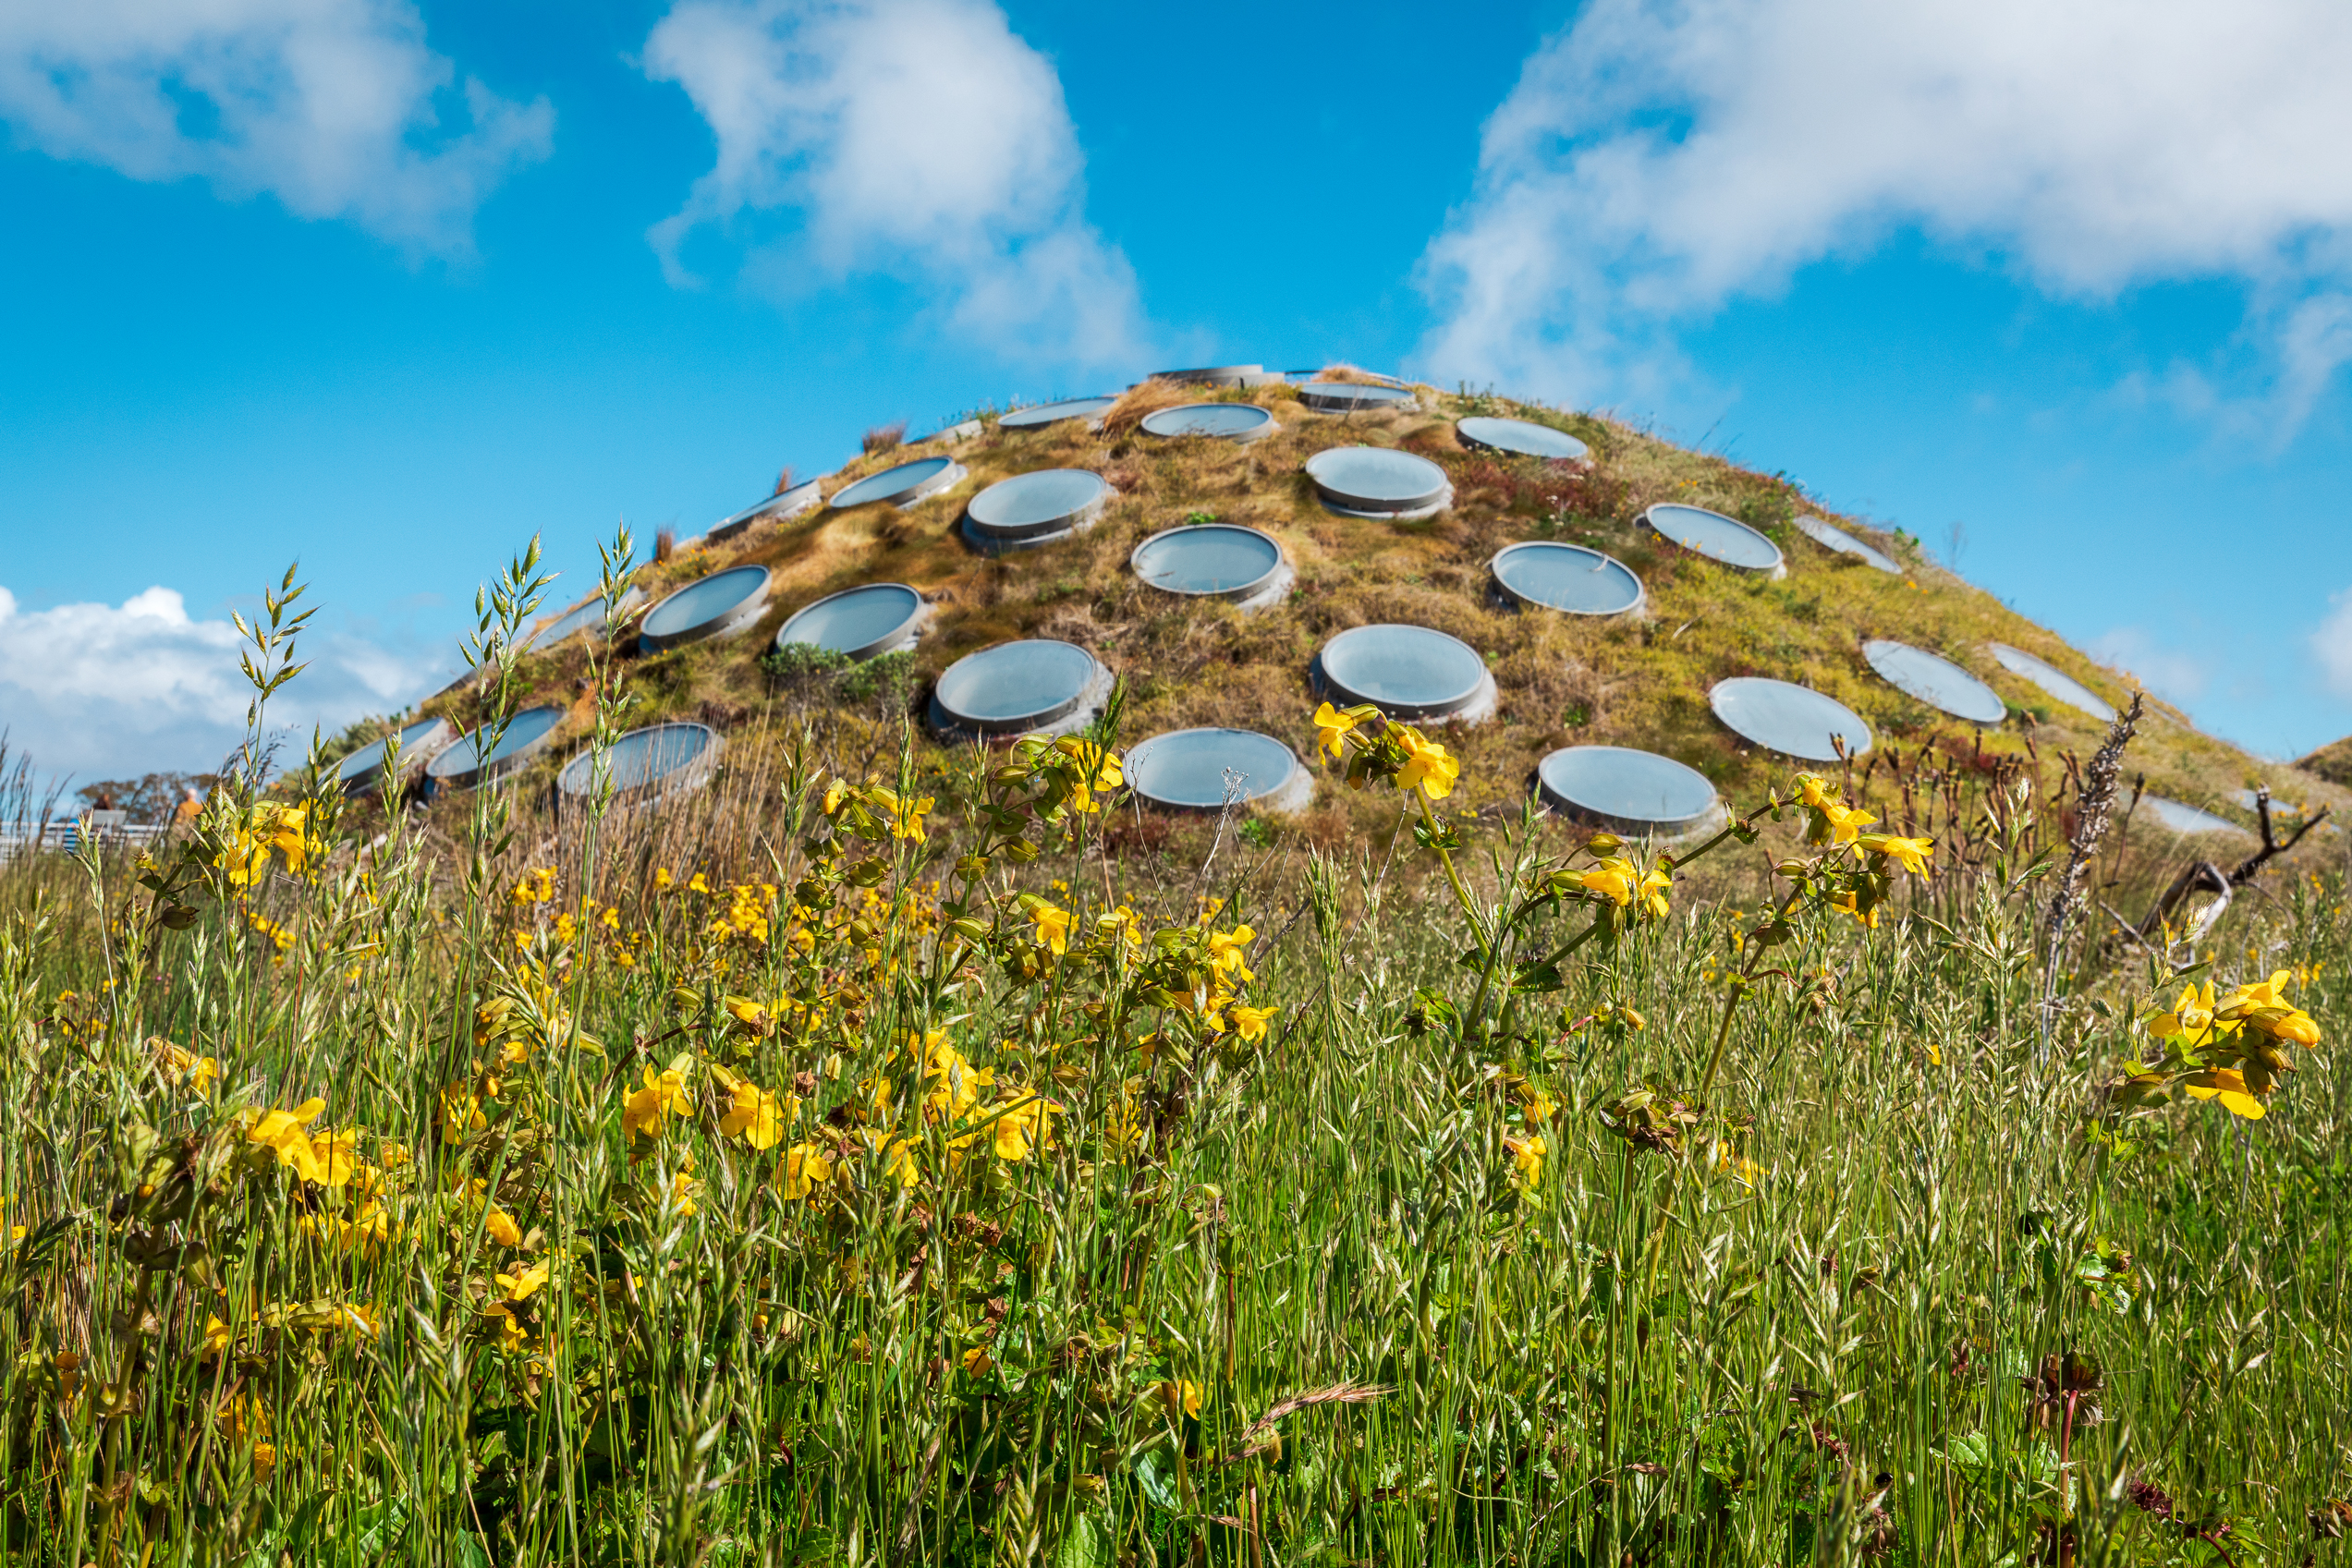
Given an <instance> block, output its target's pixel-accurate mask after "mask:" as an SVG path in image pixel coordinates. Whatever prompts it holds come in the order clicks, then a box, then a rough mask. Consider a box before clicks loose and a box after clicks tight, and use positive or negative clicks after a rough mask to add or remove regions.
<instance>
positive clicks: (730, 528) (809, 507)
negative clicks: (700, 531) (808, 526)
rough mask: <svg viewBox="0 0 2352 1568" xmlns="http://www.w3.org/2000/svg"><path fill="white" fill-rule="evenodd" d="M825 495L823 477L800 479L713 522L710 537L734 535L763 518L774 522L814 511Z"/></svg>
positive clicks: (722, 537)
mask: <svg viewBox="0 0 2352 1568" xmlns="http://www.w3.org/2000/svg"><path fill="white" fill-rule="evenodd" d="M824 498H825V496H824V481H823V480H801V481H800V482H799V483H798V484H796V485H794V486H792V487H791V488H790V489H788V490H780V491H778V492H775V493H774V495H771V496H769V497H768V498H767V499H766V500H765V501H762V502H759V503H756V504H753V505H749V506H746V507H745V508H744V509H743V510H742V511H740V512H737V514H736V515H735V516H733V517H729V518H727V519H726V520H725V522H722V523H717V524H714V525H713V527H712V529H711V537H712V538H713V539H733V538H734V537H735V536H736V535H737V534H739V533H741V532H742V531H743V530H744V529H748V528H749V527H750V526H751V525H752V524H753V523H756V522H759V521H760V520H761V519H762V518H768V517H772V518H774V519H775V520H776V521H777V522H787V521H789V520H791V519H792V518H794V517H798V516H800V515H801V514H802V513H803V512H811V511H814V510H815V509H816V508H817V506H818V505H819V504H821V503H822V502H823V500H824Z"/></svg>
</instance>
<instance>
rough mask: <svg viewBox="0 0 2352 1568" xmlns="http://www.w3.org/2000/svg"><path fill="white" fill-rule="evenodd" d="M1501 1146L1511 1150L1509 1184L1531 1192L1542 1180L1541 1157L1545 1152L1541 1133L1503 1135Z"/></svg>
mask: <svg viewBox="0 0 2352 1568" xmlns="http://www.w3.org/2000/svg"><path fill="white" fill-rule="evenodd" d="M1503 1147H1504V1148H1505V1149H1509V1150H1510V1151H1511V1185H1514V1186H1516V1187H1517V1188H1518V1189H1519V1190H1520V1191H1522V1192H1533V1191H1534V1190H1535V1189H1536V1187H1537V1185H1539V1184H1541V1183H1542V1180H1543V1157H1544V1155H1545V1153H1546V1152H1547V1149H1546V1148H1545V1145H1544V1142H1543V1135H1542V1134H1541V1133H1535V1134H1531V1135H1529V1136H1527V1137H1523V1138H1522V1137H1505V1138H1504V1140H1503Z"/></svg>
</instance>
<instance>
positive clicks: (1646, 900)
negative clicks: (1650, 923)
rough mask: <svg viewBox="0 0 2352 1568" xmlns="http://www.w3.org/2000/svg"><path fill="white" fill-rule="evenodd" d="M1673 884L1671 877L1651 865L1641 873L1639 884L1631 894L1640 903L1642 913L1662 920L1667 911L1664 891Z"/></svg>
mask: <svg viewBox="0 0 2352 1568" xmlns="http://www.w3.org/2000/svg"><path fill="white" fill-rule="evenodd" d="M1674 885H1675V880H1674V878H1673V877H1671V876H1669V875H1667V874H1666V873H1665V872H1664V871H1663V870H1662V869H1659V868H1657V867H1655V866H1652V867H1651V869H1649V870H1647V871H1645V872H1643V873H1642V875H1641V881H1640V884H1639V886H1637V887H1636V888H1635V889H1634V890H1633V896H1634V898H1635V899H1636V900H1637V901H1638V902H1639V904H1640V906H1641V909H1642V913H1644V914H1646V915H1648V916H1649V917H1650V918H1651V919H1653V920H1663V919H1664V918H1666V915H1667V912H1668V910H1667V905H1666V893H1667V891H1668V890H1669V889H1671V888H1672V887H1673V886H1674Z"/></svg>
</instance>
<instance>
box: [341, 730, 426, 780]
mask: <svg viewBox="0 0 2352 1568" xmlns="http://www.w3.org/2000/svg"><path fill="white" fill-rule="evenodd" d="M444 722H445V721H443V720H440V719H419V720H418V721H417V722H416V723H412V724H404V725H402V726H401V729H400V752H401V755H402V756H404V757H405V756H413V755H414V753H415V748H416V745H417V743H418V742H419V741H420V740H422V739H424V737H425V736H427V735H431V734H433V731H435V730H437V729H439V728H440V727H441V726H442V724H443V723H444ZM388 744H390V742H389V739H388V738H387V739H385V740H379V741H374V742H372V743H371V744H369V745H367V746H363V747H361V748H360V749H359V750H357V751H354V752H353V753H351V755H350V756H348V757H346V758H345V759H344V760H343V766H342V767H341V768H339V769H337V770H336V771H335V776H336V777H337V778H340V779H346V780H348V779H356V778H358V777H360V775H361V774H362V773H372V772H375V771H376V770H377V769H378V768H381V767H383V766H384V748H385V746H387V745H388Z"/></svg>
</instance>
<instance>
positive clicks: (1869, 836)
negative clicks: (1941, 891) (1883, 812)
mask: <svg viewBox="0 0 2352 1568" xmlns="http://www.w3.org/2000/svg"><path fill="white" fill-rule="evenodd" d="M1854 843H1855V844H1856V845H1858V847H1859V848H1860V849H1861V850H1862V851H1863V853H1865V854H1868V855H1875V856H1877V857H1879V858H1880V859H1882V860H1892V861H1894V862H1895V864H1896V865H1898V866H1901V867H1902V868H1903V869H1905V870H1907V871H1908V872H1910V873H1911V875H1913V876H1915V877H1924V876H1926V875H1927V857H1929V856H1931V855H1932V854H1934V853H1935V840H1933V839H1932V838H1904V837H1901V836H1899V835H1898V834H1895V833H1862V834H1859V835H1858V836H1857V837H1856V838H1855V840H1854Z"/></svg>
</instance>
